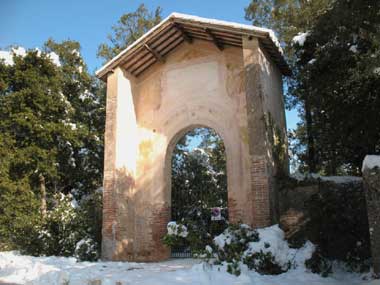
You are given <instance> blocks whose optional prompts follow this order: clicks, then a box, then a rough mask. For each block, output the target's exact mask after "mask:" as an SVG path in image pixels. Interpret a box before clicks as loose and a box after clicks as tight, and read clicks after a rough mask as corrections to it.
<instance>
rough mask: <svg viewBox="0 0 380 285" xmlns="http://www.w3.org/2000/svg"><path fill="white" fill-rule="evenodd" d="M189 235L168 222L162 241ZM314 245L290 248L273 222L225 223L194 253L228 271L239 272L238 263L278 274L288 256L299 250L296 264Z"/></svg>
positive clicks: (171, 241)
mask: <svg viewBox="0 0 380 285" xmlns="http://www.w3.org/2000/svg"><path fill="white" fill-rule="evenodd" d="M191 235H192V232H191V229H190V228H188V227H187V226H186V227H184V226H183V225H180V224H177V223H173V222H171V223H169V225H168V234H167V235H166V237H165V242H166V244H168V245H170V246H176V245H178V243H184V241H186V240H187V239H188V237H190V236H191ZM313 249H314V246H313V245H312V244H311V243H307V244H306V245H305V246H304V247H303V248H301V249H299V250H297V249H291V248H289V246H288V243H287V242H286V241H285V240H284V232H283V231H282V230H281V229H280V228H279V227H278V226H277V225H275V226H272V227H268V228H264V229H259V230H253V229H251V228H250V227H249V226H247V225H245V224H238V225H229V226H228V228H227V229H225V230H224V232H223V233H221V234H220V235H217V236H216V237H214V238H213V239H212V243H211V244H210V245H207V246H205V247H204V248H203V250H200V251H199V255H198V257H202V258H204V259H205V260H206V261H211V260H212V261H213V263H214V264H225V265H226V267H227V271H228V272H229V273H231V274H235V275H240V272H241V269H240V266H241V264H245V265H246V266H247V267H248V268H249V269H252V270H255V271H257V272H259V273H261V274H280V273H283V272H286V271H287V270H289V269H290V268H291V266H293V265H294V266H296V264H295V262H292V259H294V258H295V256H296V253H297V252H299V251H301V254H300V256H301V257H300V258H299V259H298V264H302V265H303V264H304V262H305V260H306V259H308V258H310V257H311V253H312V252H313Z"/></svg>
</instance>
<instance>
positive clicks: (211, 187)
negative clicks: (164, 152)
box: [171, 128, 228, 257]
mask: <svg viewBox="0 0 380 285" xmlns="http://www.w3.org/2000/svg"><path fill="white" fill-rule="evenodd" d="M203 129H205V128H203ZM205 132H206V134H208V135H210V134H211V135H212V136H215V137H216V138H217V140H216V142H214V145H213V146H211V147H210V146H208V148H207V146H206V150H204V149H198V148H195V149H192V150H191V151H185V150H183V149H182V150H180V149H179V150H180V151H178V149H177V152H176V151H174V153H173V157H172V183H171V195H172V196H171V197H172V200H171V201H172V206H171V209H172V210H171V217H172V218H171V220H172V221H175V222H176V223H179V224H183V225H185V226H186V227H187V229H188V237H186V238H185V239H183V242H182V243H181V244H180V245H178V246H176V247H172V257H191V256H192V253H194V252H199V251H200V250H203V249H204V248H205V245H207V244H210V243H211V242H212V239H213V237H214V236H216V235H218V234H220V233H222V232H223V231H224V229H225V228H226V226H227V223H228V208H227V200H228V199H227V196H228V195H227V174H226V158H225V149H224V145H223V142H222V141H221V138H220V137H219V136H218V135H217V134H216V133H215V132H214V131H213V130H212V129H208V131H205ZM207 132H208V133H207ZM179 143H180V142H179Z"/></svg>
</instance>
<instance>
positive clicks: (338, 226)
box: [305, 182, 370, 272]
mask: <svg viewBox="0 0 380 285" xmlns="http://www.w3.org/2000/svg"><path fill="white" fill-rule="evenodd" d="M306 207H307V209H308V215H309V217H310V221H309V223H308V224H307V226H306V233H305V235H306V238H307V239H310V240H311V241H312V242H313V243H315V244H317V245H318V248H319V250H318V253H316V255H320V256H321V257H323V258H316V260H320V261H321V262H322V264H321V265H320V266H321V267H322V268H324V267H325V265H324V264H323V263H325V260H339V261H343V262H344V263H345V264H346V265H347V268H348V269H349V270H351V271H355V272H364V271H368V270H369V263H368V259H369V257H370V241H369V232H368V219H367V211H366V202H365V196H364V192H363V189H362V184H361V183H347V184H335V183H327V182H324V183H320V186H319V192H318V193H316V194H314V195H313V196H311V198H310V199H309V200H308V201H307V202H306ZM315 262H316V261H313V262H311V263H313V264H314V263H315ZM327 271H328V270H327ZM327 271H326V270H323V269H322V270H321V272H327Z"/></svg>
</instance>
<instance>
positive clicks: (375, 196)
mask: <svg viewBox="0 0 380 285" xmlns="http://www.w3.org/2000/svg"><path fill="white" fill-rule="evenodd" d="M369 160H377V161H379V162H380V155H377V156H375V155H367V156H366V158H365V159H364V162H363V179H364V191H365V196H366V202H367V213H368V224H369V234H370V241H371V255H372V264H373V272H374V275H375V277H376V278H380V166H375V167H371V165H368V164H367V163H366V161H369Z"/></svg>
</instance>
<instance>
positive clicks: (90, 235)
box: [17, 193, 101, 260]
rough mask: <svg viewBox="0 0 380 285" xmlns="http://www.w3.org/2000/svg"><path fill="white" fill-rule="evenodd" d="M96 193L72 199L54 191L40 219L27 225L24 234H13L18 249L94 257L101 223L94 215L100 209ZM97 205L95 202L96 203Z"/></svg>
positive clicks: (83, 257)
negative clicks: (15, 236)
mask: <svg viewBox="0 0 380 285" xmlns="http://www.w3.org/2000/svg"><path fill="white" fill-rule="evenodd" d="M98 196H99V194H97V193H95V194H92V195H89V196H87V197H85V198H84V199H83V200H82V201H81V202H79V204H78V202H76V200H75V199H74V197H73V196H72V195H70V194H69V195H63V194H57V195H55V197H54V200H53V205H52V208H51V209H50V210H49V211H48V212H47V215H46V217H45V218H44V219H41V220H40V221H39V223H34V224H33V225H31V226H30V227H29V228H28V231H29V232H28V234H27V235H21V233H19V234H17V245H18V249H19V250H20V251H21V253H24V254H31V255H35V256H39V255H46V256H51V255H55V256H75V257H77V258H78V259H79V260H96V259H97V258H98V257H99V248H100V246H99V245H100V239H99V237H98V235H97V232H98V231H99V229H98V228H100V227H101V220H100V224H99V225H97V224H96V223H97V222H99V219H97V218H96V217H95V216H94V213H95V212H96V211H97V208H98V209H99V208H100V209H101V200H99V197H98ZM99 202H100V205H99V204H98V205H95V204H96V203H99Z"/></svg>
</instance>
